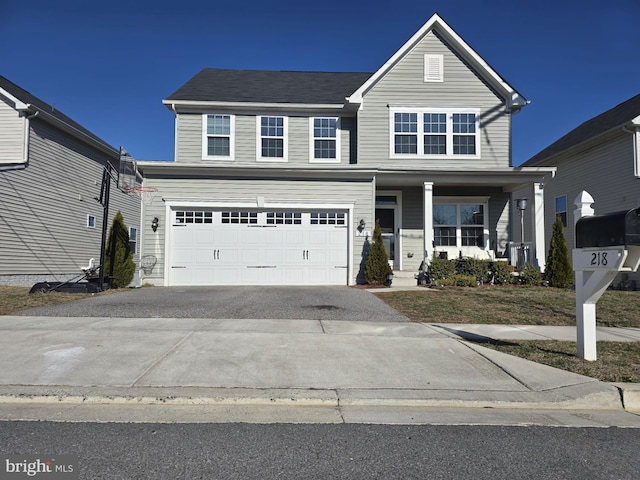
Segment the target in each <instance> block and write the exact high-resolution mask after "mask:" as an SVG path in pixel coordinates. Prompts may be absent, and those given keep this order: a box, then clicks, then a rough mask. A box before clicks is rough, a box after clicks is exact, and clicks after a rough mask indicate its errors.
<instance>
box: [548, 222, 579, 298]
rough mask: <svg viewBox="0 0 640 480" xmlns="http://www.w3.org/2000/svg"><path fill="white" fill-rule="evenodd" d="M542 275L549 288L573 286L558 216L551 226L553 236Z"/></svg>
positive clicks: (569, 261)
mask: <svg viewBox="0 0 640 480" xmlns="http://www.w3.org/2000/svg"><path fill="white" fill-rule="evenodd" d="M544 273H545V278H546V279H547V281H548V282H549V286H551V287H557V288H567V287H570V286H571V285H573V282H574V274H573V268H572V266H571V258H570V257H569V250H568V249H567V242H566V240H565V238H564V226H563V225H562V220H561V218H560V215H557V216H556V221H555V223H554V224H553V234H552V235H551V242H550V243H549V255H548V256H547V265H546V266H545V272H544Z"/></svg>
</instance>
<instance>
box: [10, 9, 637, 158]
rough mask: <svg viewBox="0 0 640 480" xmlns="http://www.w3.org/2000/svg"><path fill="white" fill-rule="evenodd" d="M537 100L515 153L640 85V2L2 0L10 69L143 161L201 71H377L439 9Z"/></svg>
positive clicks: (168, 132)
mask: <svg viewBox="0 0 640 480" xmlns="http://www.w3.org/2000/svg"><path fill="white" fill-rule="evenodd" d="M434 12H437V13H439V14H440V15H441V16H442V17H443V18H444V20H445V21H446V22H447V23H448V24H449V25H450V26H451V27H452V28H453V29H454V30H455V31H456V32H457V33H458V34H459V35H460V36H461V37H462V38H463V39H465V41H466V42H467V43H468V44H469V45H471V47H472V48H474V49H475V50H476V51H477V52H478V53H479V54H480V55H481V56H482V57H483V58H484V59H485V60H486V61H487V62H488V63H489V64H490V65H491V66H492V67H493V68H494V69H495V70H496V71H497V72H498V73H499V74H500V75H502V77H503V78H504V79H505V80H506V81H507V82H508V83H510V84H511V85H512V86H513V87H514V88H516V89H517V90H518V91H519V92H521V93H522V94H523V95H524V96H525V97H526V98H528V99H529V100H531V104H530V105H529V106H527V107H526V108H525V109H523V110H522V111H521V112H520V113H519V114H517V115H515V116H514V117H513V161H514V164H515V165H518V164H520V163H522V162H523V161H525V160H527V159H528V158H530V157H531V156H533V155H534V154H536V153H537V152H538V151H540V150H541V149H543V148H544V147H546V146H547V145H549V144H550V143H552V142H553V141H555V140H557V139H558V138H559V137H561V136H562V135H564V134H565V133H567V132H568V131H569V130H571V129H573V128H574V127H576V126H578V125H579V124H580V123H582V122H583V121H585V120H587V119H589V118H591V117H593V116H595V115H597V114H599V113H601V112H603V111H605V110H608V109H609V108H611V107H614V106H615V105H617V104H619V103H621V102H623V101H625V100H627V99H629V98H631V97H633V96H635V95H637V94H638V93H640V62H639V61H638V60H637V53H636V52H635V50H637V28H638V24H640V2H639V1H638V0H610V1H608V2H603V1H601V0H599V1H595V0H580V1H577V0H555V1H548V0H528V1H521V0H474V1H470V0H456V1H451V0H446V1H428V0H404V1H398V0H338V1H335V0H324V1H323V2H317V1H313V2H307V1H305V0H293V1H292V0H278V1H277V2H264V1H244V0H237V1H235V2H226V1H225V2H223V1H216V0H210V1H200V0H170V1H168V0H154V1H147V0H128V1H122V0H108V1H106V0H95V1H94V0H56V1H51V0H28V1H26V0H0V50H1V51H2V56H1V60H0V75H3V76H5V77H6V78H8V79H9V80H11V81H13V82H14V83H17V84H18V85H20V86H21V87H22V88H24V89H26V90H28V91H30V92H31V93H32V94H34V95H36V96H38V97H40V98H41V99H42V100H44V101H46V102H47V103H50V104H55V107H56V108H58V109H60V110H61V111H63V112H64V113H66V114H67V115H68V116H70V117H71V118H73V119H74V120H75V121H77V122H79V123H80V124H82V125H83V126H85V127H86V128H88V129H89V130H91V131H92V132H93V133H95V134H96V135H98V136H99V137H101V138H103V139H104V140H105V141H107V142H108V143H110V144H111V145H113V146H115V147H116V148H117V147H119V146H120V145H122V146H124V147H125V148H126V149H127V150H128V151H129V152H130V153H131V154H132V155H133V156H134V157H135V158H136V159H138V160H171V159H173V152H174V121H173V114H172V113H171V112H170V111H169V110H168V109H167V108H166V107H165V106H163V105H162V99H164V98H166V97H168V96H169V95H170V94H171V93H173V92H174V91H175V90H177V89H178V88H179V87H180V86H181V85H182V84H184V83H185V82H186V81H187V80H188V79H189V78H191V77H192V76H193V75H195V74H196V73H197V72H199V71H200V70H201V69H202V68H205V67H212V68H238V69H268V70H313V71H357V72H374V71H375V70H377V69H378V68H379V67H380V66H381V65H382V64H383V63H384V62H385V61H386V60H387V59H388V58H389V57H390V56H391V55H393V53H395V51H396V50H397V49H398V48H400V47H401V46H402V44H403V43H404V42H405V41H406V40H407V39H409V37H411V35H413V33H415V32H416V31H417V30H418V29H419V28H420V27H421V26H422V25H423V24H424V23H425V22H426V21H427V20H428V19H429V17H430V16H431V15H432V14H433V13H434Z"/></svg>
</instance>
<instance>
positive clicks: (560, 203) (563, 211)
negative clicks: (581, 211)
mask: <svg viewBox="0 0 640 480" xmlns="http://www.w3.org/2000/svg"><path fill="white" fill-rule="evenodd" d="M558 216H559V217H560V220H561V221H562V225H563V226H564V227H565V228H566V226H567V196H566V195H561V196H559V197H556V217H558Z"/></svg>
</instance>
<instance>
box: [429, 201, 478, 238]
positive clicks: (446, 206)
mask: <svg viewBox="0 0 640 480" xmlns="http://www.w3.org/2000/svg"><path fill="white" fill-rule="evenodd" d="M485 208H486V204H485V203H484V202H483V203H480V202H478V203H453V202H452V203H435V202H434V205H433V236H434V243H435V245H436V247H456V248H461V247H479V248H481V249H485V248H487V245H486V234H485V233H486V232H485V230H486V229H487V226H486V219H485V214H484V213H485Z"/></svg>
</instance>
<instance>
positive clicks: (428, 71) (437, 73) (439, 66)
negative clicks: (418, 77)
mask: <svg viewBox="0 0 640 480" xmlns="http://www.w3.org/2000/svg"><path fill="white" fill-rule="evenodd" d="M424 81H425V83H431V82H436V83H442V82H444V55H441V54H438V55H434V54H428V53H425V55H424Z"/></svg>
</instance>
